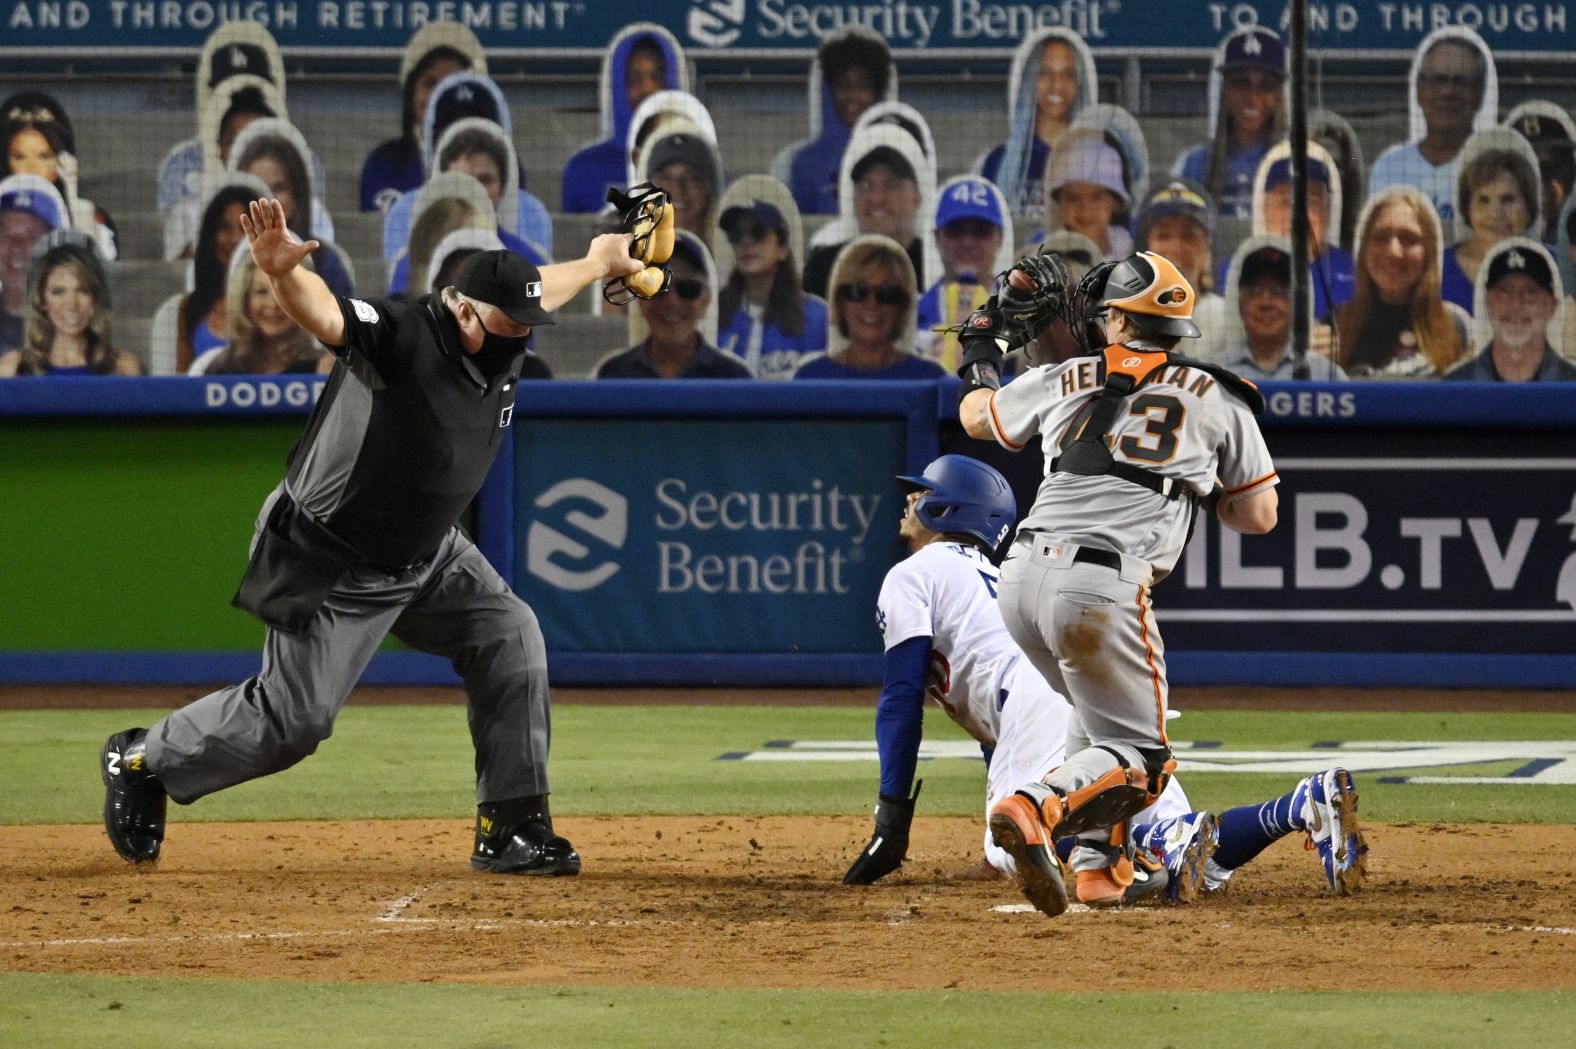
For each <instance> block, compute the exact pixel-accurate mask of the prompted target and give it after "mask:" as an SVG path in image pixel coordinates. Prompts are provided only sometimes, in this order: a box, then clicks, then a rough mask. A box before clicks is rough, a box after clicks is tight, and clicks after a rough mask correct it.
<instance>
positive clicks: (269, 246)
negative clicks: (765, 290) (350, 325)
mask: <svg viewBox="0 0 1576 1049" xmlns="http://www.w3.org/2000/svg"><path fill="white" fill-rule="evenodd" d="M241 228H242V229H243V230H245V232H246V239H247V241H248V243H250V244H251V247H252V258H254V259H255V260H256V261H257V268H258V269H260V270H262V271H263V272H264V273H266V274H268V280H269V283H270V284H272V285H273V289H274V297H275V298H276V299H278V300H279V305H280V308H282V309H283V310H284V311H285V313H287V314H289V315H290V319H291V320H293V321H295V322H296V323H297V324H299V325H301V327H303V328H305V329H306V330H307V331H308V332H311V333H312V335H313V336H314V337H315V338H316V339H317V340H318V341H319V342H321V343H322V344H323V345H324V346H343V345H344V344H345V317H344V314H342V313H341V312H340V310H339V302H338V300H337V299H335V297H334V293H333V292H331V291H329V290H328V285H327V284H324V283H323V278H321V277H319V276H318V275H317V274H315V273H313V272H312V271H311V270H308V269H305V268H303V267H302V266H301V260H302V259H305V258H306V257H307V256H308V255H310V254H312V252H314V251H316V250H317V249H318V248H319V247H321V246H322V245H321V244H320V243H319V242H318V241H315V240H309V241H306V242H305V243H302V242H300V241H298V240H296V239H295V238H294V237H293V236H292V235H291V233H290V230H289V229H288V227H286V226H285V209H284V208H283V207H282V206H281V205H280V203H279V202H278V201H277V200H254V201H252V202H251V203H250V204H249V205H248V206H247V211H246V213H245V214H243V215H242V216H241ZM629 243H630V236H629V235H628V234H627V233H604V234H602V235H601V236H599V237H597V238H595V239H594V240H592V241H591V246H590V247H589V248H588V249H587V251H586V254H585V257H584V258H579V259H575V260H574V261H573V262H559V263H554V264H553V265H550V266H543V267H542V269H541V274H542V308H543V309H545V310H556V309H558V308H559V307H560V306H562V305H563V304H564V303H566V302H568V301H569V300H570V299H572V298H574V297H575V296H576V295H578V294H580V291H581V289H582V288H584V287H586V286H587V285H589V284H594V283H596V282H597V281H599V280H605V279H606V278H608V277H623V276H627V275H629V274H633V273H639V272H640V271H641V270H642V269H644V268H645V263H643V262H641V261H640V260H639V259H633V258H630V255H629Z"/></svg>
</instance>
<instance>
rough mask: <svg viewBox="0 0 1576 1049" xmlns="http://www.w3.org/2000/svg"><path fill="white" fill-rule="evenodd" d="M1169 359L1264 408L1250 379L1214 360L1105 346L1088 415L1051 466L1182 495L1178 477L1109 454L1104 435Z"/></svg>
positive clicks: (1175, 496) (1258, 408)
mask: <svg viewBox="0 0 1576 1049" xmlns="http://www.w3.org/2000/svg"><path fill="white" fill-rule="evenodd" d="M1171 365H1176V366H1179V367H1187V368H1196V369H1198V370H1199V371H1203V372H1207V373H1209V374H1210V375H1212V376H1214V377H1215V378H1216V379H1218V380H1220V384H1221V385H1222V386H1223V387H1225V388H1226V389H1228V390H1230V391H1231V392H1232V393H1234V394H1236V395H1237V396H1238V397H1240V398H1241V399H1242V400H1243V401H1244V402H1245V403H1246V404H1247V406H1248V408H1249V409H1250V410H1251V411H1252V412H1253V414H1254V415H1260V414H1262V413H1263V411H1264V398H1263V396H1261V395H1260V394H1259V391H1258V389H1257V388H1255V387H1254V386H1253V384H1252V383H1249V382H1247V381H1246V380H1244V379H1242V378H1240V377H1239V376H1237V375H1236V374H1234V373H1233V372H1230V371H1228V370H1226V369H1225V368H1222V367H1221V366H1219V365H1218V364H1211V363H1208V362H1205V361H1195V360H1193V359H1192V358H1189V357H1183V356H1180V355H1177V354H1173V353H1169V352H1167V351H1165V350H1139V349H1135V348H1133V347H1131V346H1124V345H1121V344H1120V343H1119V344H1117V345H1115V346H1107V347H1106V348H1105V350H1104V352H1103V353H1102V354H1101V361H1100V370H1101V372H1103V373H1104V376H1105V382H1104V385H1102V386H1101V387H1100V392H1099V393H1097V394H1096V395H1095V398H1094V401H1093V402H1092V403H1091V405H1090V407H1089V415H1088V417H1087V418H1086V419H1085V420H1084V424H1083V426H1081V427H1080V428H1079V429H1078V432H1077V434H1076V435H1075V436H1074V437H1073V439H1072V441H1071V442H1065V441H1064V443H1063V445H1062V451H1061V454H1060V455H1058V456H1057V457H1056V458H1054V459H1052V460H1051V469H1052V470H1058V471H1061V472H1062V473H1070V474H1079V475H1081V476H1084V477H1098V476H1100V475H1102V474H1110V475H1111V476H1112V477H1119V478H1121V479H1122V480H1124V481H1128V482H1130V483H1132V484H1136V485H1140V486H1142V487H1144V488H1147V489H1149V490H1150V491H1151V492H1154V493H1156V494H1157V495H1161V496H1164V497H1165V498H1167V499H1180V498H1182V496H1184V495H1186V494H1190V492H1191V489H1189V488H1188V487H1187V485H1185V484H1183V483H1182V481H1181V480H1180V479H1179V478H1175V477H1167V476H1166V475H1165V474H1162V473H1158V472H1156V471H1154V470H1147V469H1144V468H1143V467H1141V466H1134V465H1133V464H1132V463H1126V462H1118V461H1117V460H1116V459H1115V458H1113V457H1112V455H1111V444H1110V441H1109V440H1108V439H1107V438H1108V437H1109V435H1110V432H1111V427H1112V425H1114V424H1115V422H1116V418H1117V415H1118V414H1119V413H1120V412H1121V411H1122V409H1123V407H1124V406H1125V405H1126V404H1127V398H1128V397H1129V396H1130V395H1131V394H1132V393H1133V392H1134V391H1135V390H1137V389H1138V388H1139V387H1140V386H1142V385H1143V384H1144V383H1146V382H1148V381H1149V380H1150V379H1152V378H1154V377H1155V376H1156V375H1157V374H1160V373H1161V372H1162V371H1163V370H1164V369H1165V368H1167V367H1168V366H1171Z"/></svg>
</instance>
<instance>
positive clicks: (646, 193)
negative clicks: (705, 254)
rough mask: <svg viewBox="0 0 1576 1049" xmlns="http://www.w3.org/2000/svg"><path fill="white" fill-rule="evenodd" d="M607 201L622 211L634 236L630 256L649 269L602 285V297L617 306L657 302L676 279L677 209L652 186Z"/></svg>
mask: <svg viewBox="0 0 1576 1049" xmlns="http://www.w3.org/2000/svg"><path fill="white" fill-rule="evenodd" d="M607 200H608V203H609V204H612V205H613V206H614V207H615V208H617V209H618V212H619V215H620V216H621V220H622V222H621V224H622V228H623V230H624V232H625V233H628V234H629V235H630V236H631V238H632V239H631V240H630V242H629V255H630V257H631V258H636V259H639V260H640V261H641V262H644V263H645V264H646V268H645V269H643V270H641V271H640V272H639V273H636V274H634V275H633V276H629V277H615V278H613V279H611V280H609V281H607V282H606V283H605V284H603V285H602V297H603V298H604V299H606V300H607V301H608V302H611V303H613V304H614V305H623V304H624V303H627V302H629V301H631V300H632V299H635V298H641V299H653V298H656V297H657V296H658V295H661V294H662V293H663V292H665V291H667V290H668V284H669V282H670V280H671V277H672V275H671V274H670V273H669V272H668V265H667V263H668V260H669V259H670V258H672V257H673V244H674V239H675V237H676V236H677V234H676V233H675V231H674V226H673V206H672V204H671V203H670V201H669V198H668V195H667V193H666V192H664V191H663V190H660V189H658V188H657V187H655V186H653V185H652V184H651V183H649V182H642V183H641V184H640V185H638V186H631V187H630V188H629V192H627V193H620V192H619V191H618V190H616V189H609V190H608V191H607Z"/></svg>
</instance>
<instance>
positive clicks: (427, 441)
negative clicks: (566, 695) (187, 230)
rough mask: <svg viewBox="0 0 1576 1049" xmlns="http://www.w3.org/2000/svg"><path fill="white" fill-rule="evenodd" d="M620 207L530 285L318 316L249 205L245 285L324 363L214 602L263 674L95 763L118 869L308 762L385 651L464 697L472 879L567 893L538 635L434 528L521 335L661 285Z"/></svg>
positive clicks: (290, 251)
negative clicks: (472, 790)
mask: <svg viewBox="0 0 1576 1049" xmlns="http://www.w3.org/2000/svg"><path fill="white" fill-rule="evenodd" d="M631 204H632V205H633V206H635V210H633V211H632V213H631V214H630V215H628V216H627V218H626V228H627V229H629V230H630V231H631V232H630V233H628V234H623V233H608V234H604V235H602V236H600V237H597V238H596V239H594V240H593V241H591V244H590V248H589V250H588V251H587V252H586V254H585V256H584V257H583V258H580V259H577V260H575V261H573V262H564V263H559V264H557V265H552V266H546V267H543V268H542V269H541V270H540V271H538V270H537V268H536V267H535V266H533V265H532V264H531V263H530V262H528V261H526V260H525V259H523V258H521V257H520V256H518V255H514V254H511V253H509V252H507V251H484V252H479V253H478V254H476V255H473V256H471V257H470V258H469V259H467V260H466V262H465V265H464V266H463V267H462V268H461V269H460V272H459V276H458V277H457V278H456V279H455V283H454V285H453V286H452V287H448V288H445V289H444V290H443V291H442V292H441V293H438V294H434V295H431V296H425V297H423V298H420V299H417V300H415V301H413V302H408V303H406V302H396V301H392V300H386V299H373V300H371V301H366V300H362V299H350V298H342V297H338V296H335V295H334V294H333V293H331V292H330V291H329V290H328V286H327V285H325V284H324V283H323V281H322V279H321V278H319V277H317V276H316V275H314V274H313V273H312V272H311V271H310V270H308V269H307V268H306V267H304V266H302V265H301V263H302V262H303V261H304V260H305V259H306V257H307V256H308V255H309V254H311V253H312V251H314V250H315V249H316V248H317V247H318V246H319V245H318V243H317V242H316V241H307V242H306V243H304V244H303V243H301V242H299V241H297V240H296V239H295V238H294V237H293V236H292V235H291V234H290V232H289V230H288V229H287V228H286V227H285V219H284V209H283V208H281V207H280V205H279V202H278V201H276V200H256V201H253V202H251V204H250V207H249V212H248V214H246V215H243V217H242V219H241V226H242V228H243V229H244V231H245V233H246V237H247V240H248V241H249V242H250V251H251V252H252V256H253V258H254V259H256V261H257V266H258V268H259V269H261V270H262V271H263V273H265V274H267V276H268V279H269V283H270V284H271V285H272V287H273V292H274V296H275V297H276V298H277V299H278V301H279V304H280V305H281V306H282V307H283V308H284V311H285V312H286V313H287V314H289V315H290V318H291V319H292V320H294V321H295V322H296V323H297V324H299V325H301V326H302V327H303V328H305V329H306V330H307V331H309V332H311V333H312V334H313V335H314V336H315V337H316V338H317V339H318V340H319V341H321V342H322V343H323V345H325V346H327V347H329V348H330V349H331V350H332V351H333V353H334V355H335V357H337V358H338V360H337V361H336V363H335V365H334V371H333V374H332V376H331V377H330V379H329V381H328V384H327V386H326V387H325V388H324V391H323V395H322V397H321V398H320V399H319V400H318V402H317V405H316V407H315V408H314V410H313V412H312V417H311V419H310V420H309V421H308V422H307V426H306V432H305V434H304V435H303V436H302V438H301V440H300V441H298V442H297V444H296V447H295V449H294V450H293V451H292V452H291V455H290V459H289V463H288V467H287V472H286V475H285V478H284V480H283V481H282V482H280V484H279V486H278V487H277V488H276V489H275V490H274V492H273V493H272V494H271V495H270V496H269V497H268V499H267V501H266V502H265V503H264V504H263V508H262V512H261V513H260V514H259V516H258V520H257V526H256V533H255V538H254V539H253V541H252V555H251V563H250V565H249V566H248V568H247V571H246V575H245V577H244V578H243V579H242V581H241V586H240V589H239V591H238V592H237V593H236V596H235V599H234V603H235V604H236V605H238V606H239V607H241V608H244V609H246V610H247V611H249V612H251V613H252V614H254V615H256V616H257V617H258V618H259V619H261V620H262V621H263V622H264V623H265V624H267V626H268V633H267V638H266V640H265V642H264V649H263V664H262V669H261V670H260V671H259V672H258V673H257V675H256V676H254V677H252V678H250V679H248V680H247V681H245V682H242V683H241V684H238V685H234V686H232V687H230V688H224V689H220V690H219V691H217V692H214V693H212V694H211V695H208V696H205V697H203V698H202V699H199V700H196V701H195V702H193V703H191V704H188V705H187V706H185V707H183V708H181V709H180V710H177V711H175V712H174V713H172V714H170V715H169V716H168V717H165V718H163V719H161V720H160V721H158V722H157V723H156V724H154V726H153V727H152V728H150V729H148V730H146V731H144V730H143V729H140V728H132V729H126V730H124V731H121V732H117V733H115V734H114V735H113V736H111V737H110V738H109V739H108V740H107V741H106V742H105V744H104V748H103V751H102V752H101V760H100V773H101V776H102V778H103V781H104V787H105V799H104V826H105V830H106V831H107V832H108V834H109V838H110V842H111V843H112V844H113V845H114V847H115V850H116V851H117V852H118V853H119V854H120V855H121V856H122V857H124V858H125V859H126V860H128V861H130V862H133V863H152V862H154V861H156V860H157V859H158V858H159V853H160V850H161V847H162V844H163V840H164V824H165V810H166V807H167V801H168V799H170V798H174V799H175V800H176V801H177V802H179V803H181V804H183V805H187V804H191V803H192V802H194V801H196V800H197V799H198V798H201V797H204V796H206V795H209V794H212V793H214V792H215V791H219V790H223V789H225V788H227V787H232V786H235V785H236V784H238V783H244V782H245V781H247V780H250V779H256V778H258V777H260V776H267V775H271V774H273V773H275V772H279V771H282V770H283V769H287V768H289V767H290V766H291V765H294V764H295V763H297V762H299V761H301V760H303V759H304V758H306V757H307V756H309V755H310V754H312V753H313V752H314V751H315V750H316V749H317V746H318V744H319V743H321V742H322V741H323V740H324V739H327V738H328V735H329V733H330V732H332V731H333V726H334V720H335V718H336V717H337V716H338V714H339V711H340V710H341V708H343V706H344V704H345V700H346V698H347V697H348V696H349V694H350V690H351V688H352V687H354V686H355V684H356V681H357V679H358V678H360V676H361V672H362V670H363V669H364V668H365V667H366V665H367V663H368V662H369V661H370V660H371V659H372V656H373V654H374V653H375V652H376V651H377V649H378V646H379V644H381V643H382V641H383V638H384V637H385V636H386V635H388V634H393V635H394V636H396V637H398V638H399V639H400V640H402V641H403V642H405V643H406V644H408V645H410V646H411V647H413V648H416V649H419V650H421V651H423V652H431V653H434V654H437V655H441V656H443V657H445V658H446V659H449V660H450V661H452V662H453V664H454V668H455V670H456V671H458V672H459V674H460V675H461V677H462V678H463V679H464V685H465V694H466V699H467V702H468V705H469V708H470V725H471V736H472V741H473V743H474V744H475V747H476V802H477V805H476V810H477V813H476V837H475V848H474V850H473V852H472V853H471V866H472V867H473V868H474V869H476V870H479V871H486V872H490V873H497V874H535V875H574V874H578V873H579V872H580V856H579V854H578V853H577V852H576V851H575V849H574V847H573V846H572V845H571V844H570V843H569V842H568V841H567V840H566V839H565V838H564V837H562V836H561V835H559V834H557V833H555V832H554V829H553V821H552V816H551V814H550V812H549V809H548V800H547V799H548V777H547V756H548V742H549V735H550V714H551V712H550V707H551V703H550V699H549V696H548V687H547V653H546V650H545V646H544V643H543V641H542V631H541V628H540V627H539V626H538V624H537V621H536V616H535V614H534V613H532V611H531V609H530V608H529V607H527V606H526V604H525V602H523V601H521V600H520V598H519V597H518V596H516V595H515V593H514V592H513V591H512V590H511V589H510V588H509V586H508V584H507V583H505V582H504V581H503V579H502V578H500V577H499V575H498V573H497V572H496V571H494V570H493V567H492V565H490V564H488V563H487V560H486V559H485V558H484V557H483V556H482V555H481V553H480V551H478V550H477V548H476V546H475V544H474V543H472V542H471V540H470V538H469V537H468V536H466V534H465V533H464V532H463V531H462V530H461V529H460V528H459V527H458V526H457V525H456V524H455V521H456V519H457V518H458V517H459V515H460V514H461V513H462V512H464V510H465V508H466V506H467V505H469V504H470V502H471V500H472V499H473V498H474V497H475V495H476V492H477V491H478V490H479V489H480V488H481V485H482V482H483V480H484V479H485V478H486V476H487V472H488V470H489V468H490V467H491V466H492V463H493V460H494V458H495V457H496V455H497V452H498V449H499V448H500V447H502V446H503V443H504V441H505V440H506V439H507V437H508V433H507V428H508V426H509V424H510V421H511V420H512V418H513V413H514V400H515V389H516V387H517V382H516V378H517V376H518V375H519V369H520V365H521V362H522V361H523V359H524V356H525V352H526V340H527V338H528V337H529V336H530V334H531V329H532V327H533V326H535V325H538V324H551V323H553V319H552V315H551V314H552V311H553V310H555V309H557V308H558V307H560V306H562V305H563V304H564V303H566V302H568V301H569V300H570V299H571V298H573V297H574V296H575V295H576V294H578V293H579V291H580V289H582V288H584V287H586V286H587V285H588V284H591V283H593V282H596V281H600V280H603V279H608V280H609V281H610V283H611V282H618V281H622V282H626V283H628V284H629V285H630V290H631V291H633V292H635V293H642V292H644V293H649V294H659V293H660V291H661V286H662V285H663V284H665V282H666V281H665V277H664V276H663V275H662V267H663V265H664V264H665V263H666V261H667V256H666V255H665V254H664V253H663V251H664V244H665V245H666V250H668V251H671V250H672V238H671V228H672V225H671V215H669V214H668V209H667V207H666V201H665V198H663V197H662V196H661V195H660V194H651V193H645V192H642V193H640V194H638V197H637V199H635V200H632V201H631ZM664 229H666V230H667V231H668V233H667V235H666V239H665V240H664V233H663V230H664ZM632 256H633V257H632ZM653 270H655V271H656V272H655V275H654V276H652V275H651V274H652V272H653Z"/></svg>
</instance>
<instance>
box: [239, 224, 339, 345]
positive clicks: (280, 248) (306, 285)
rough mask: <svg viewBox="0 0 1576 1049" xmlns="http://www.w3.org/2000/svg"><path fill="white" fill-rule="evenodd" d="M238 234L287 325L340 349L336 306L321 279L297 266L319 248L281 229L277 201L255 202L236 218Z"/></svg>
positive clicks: (312, 241) (287, 228)
mask: <svg viewBox="0 0 1576 1049" xmlns="http://www.w3.org/2000/svg"><path fill="white" fill-rule="evenodd" d="M241 229H242V231H243V232H244V233H245V234H246V241H247V243H248V244H249V245H250V246H251V249H252V258H253V259H254V260H255V261H256V262H257V268H258V269H260V270H262V271H263V272H264V273H266V274H267V275H268V283H269V285H270V286H271V287H272V288H273V289H274V298H276V299H277V300H279V306H280V308H281V309H283V310H284V311H285V313H287V314H289V315H290V319H291V320H293V321H295V322H296V323H297V324H299V325H301V327H303V328H305V329H306V330H307V331H308V332H310V333H311V334H312V336H313V337H314V338H316V339H317V341H318V342H321V343H322V344H323V345H324V346H343V345H344V343H345V318H344V315H343V314H342V313H340V311H339V300H338V299H336V298H334V293H333V292H331V291H329V290H328V285H327V284H324V283H323V278H321V277H319V276H318V275H317V274H315V273H313V272H312V271H311V270H308V269H305V268H303V267H302V266H301V260H302V259H304V258H306V257H307V256H308V255H310V254H312V252H314V251H316V250H317V249H318V248H319V247H321V245H320V244H319V243H318V242H317V241H315V240H309V241H307V242H306V243H304V244H303V243H302V242H301V241H299V240H297V239H296V236H295V234H293V233H291V232H290V228H289V227H288V226H286V225H285V209H284V207H283V206H281V205H280V203H279V202H278V201H277V200H254V201H252V202H251V203H250V204H248V205H247V206H246V212H245V213H244V214H242V215H241Z"/></svg>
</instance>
